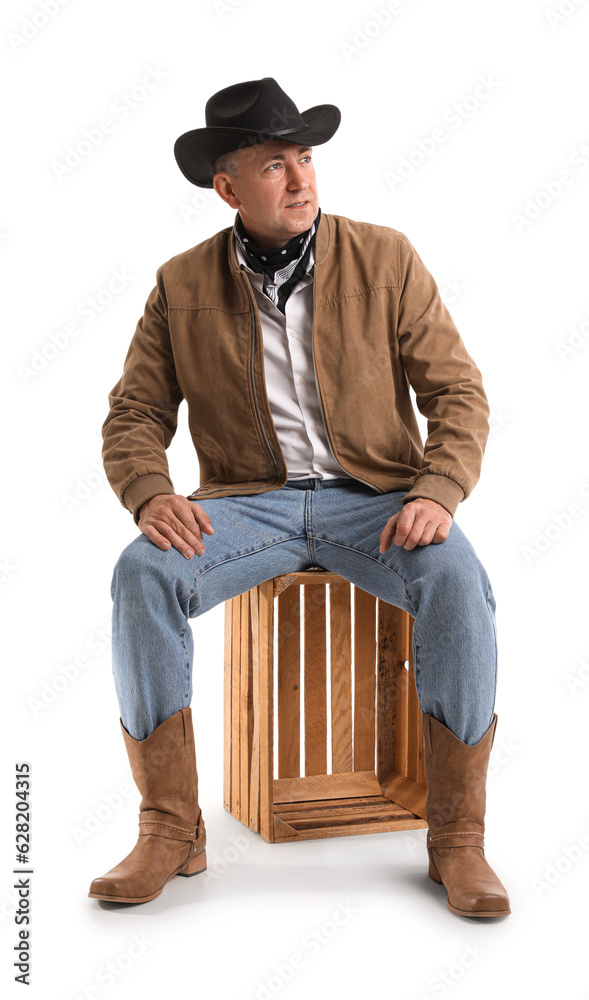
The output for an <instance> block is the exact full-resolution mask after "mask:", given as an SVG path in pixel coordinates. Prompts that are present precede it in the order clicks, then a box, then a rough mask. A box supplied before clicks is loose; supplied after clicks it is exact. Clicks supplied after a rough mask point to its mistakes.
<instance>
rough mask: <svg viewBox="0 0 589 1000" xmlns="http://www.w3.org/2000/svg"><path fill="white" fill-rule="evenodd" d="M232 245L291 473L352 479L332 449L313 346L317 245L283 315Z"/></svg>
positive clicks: (258, 276)
mask: <svg viewBox="0 0 589 1000" xmlns="http://www.w3.org/2000/svg"><path fill="white" fill-rule="evenodd" d="M234 246H235V253H236V256H237V260H238V263H239V264H244V265H245V269H246V270H247V271H248V273H249V280H250V282H251V285H252V288H253V292H254V295H255V297H256V302H257V305H258V312H259V314H260V321H261V323H262V340H263V346H264V368H265V373H266V390H267V393H268V401H269V403H270V412H271V414H272V419H273V421H274V425H275V427H276V433H277V435H278V440H279V442H280V447H281V448H282V451H283V454H284V458H285V461H286V468H287V470H288V478H289V479H307V478H308V477H310V476H315V477H317V478H318V479H336V478H339V477H341V476H345V477H346V478H348V479H352V478H353V477H351V476H350V475H349V473H347V472H346V471H345V469H342V467H341V465H340V464H339V462H338V461H337V460H336V458H335V457H334V456H333V455H332V453H331V449H330V446H329V441H328V437H327V430H326V428H325V423H324V421H323V416H322V413H321V404H320V401H319V394H318V391H317V386H316V384H315V373H314V369H313V351H312V345H311V330H312V325H313V280H314V276H313V271H312V268H313V264H314V256H313V250H312V249H311V256H310V260H309V270H308V272H307V274H306V275H305V276H304V277H303V278H301V280H300V281H299V283H298V285H296V286H295V288H294V289H293V290H292V292H291V293H290V295H289V297H288V299H287V301H286V305H285V309H286V313H285V314H283V313H281V312H280V309H277V307H276V306H275V305H274V303H273V302H272V300H271V299H269V298H268V296H267V295H265V294H264V292H263V291H262V285H263V281H264V278H263V275H262V274H259V273H258V272H257V271H253V270H252V268H251V267H250V266H249V265H248V263H247V261H246V259H245V257H244V256H243V253H242V252H241V249H240V247H239V244H238V243H237V241H235V242H234Z"/></svg>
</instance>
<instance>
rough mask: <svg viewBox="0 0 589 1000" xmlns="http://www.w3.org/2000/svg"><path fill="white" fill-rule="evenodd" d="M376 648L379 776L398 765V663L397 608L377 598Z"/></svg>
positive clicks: (377, 763)
mask: <svg viewBox="0 0 589 1000" xmlns="http://www.w3.org/2000/svg"><path fill="white" fill-rule="evenodd" d="M376 612H377V648H376V776H377V778H378V779H379V780H380V778H381V777H384V776H385V775H387V774H390V772H391V771H392V770H393V768H394V766H395V711H396V706H395V700H396V699H395V695H396V692H395V665H396V661H397V617H398V608H396V607H394V606H393V605H392V604H388V603H387V602H386V601H381V600H378V601H377V606H376Z"/></svg>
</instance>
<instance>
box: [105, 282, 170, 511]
mask: <svg viewBox="0 0 589 1000" xmlns="http://www.w3.org/2000/svg"><path fill="white" fill-rule="evenodd" d="M182 398H183V397H182V392H181V390H180V387H179V385H178V381H177V376H176V368H175V365H174V357H173V353H172V345H171V342H170V331H169V328H168V310H167V303H166V295H165V288H164V281H163V276H162V273H161V268H159V269H158V271H157V274H156V285H155V288H153V290H152V292H151V294H150V295H149V298H148V299H147V302H146V304H145V311H144V313H143V317H142V318H141V319H140V320H139V322H138V324H137V329H136V330H135V334H134V336H133V338H132V340H131V344H130V346H129V350H128V352H127V357H126V359H125V364H124V367H123V374H122V376H121V378H120V379H119V381H118V382H117V384H116V385H115V386H114V388H113V389H112V391H111V392H110V394H109V397H108V399H109V403H110V410H109V412H108V415H107V417H106V420H105V421H104V424H103V425H102V439H103V447H102V458H103V463H104V470H105V472H106V476H107V479H108V481H109V483H110V485H111V486H112V488H113V490H114V491H115V493H116V495H117V496H118V498H119V500H120V502H121V503H122V505H123V507H126V508H127V509H128V510H130V511H131V513H132V514H133V519H134V521H135V523H136V524H138V522H139V518H138V510H139V507H140V506H141V504H142V503H144V502H145V501H146V500H150V499H151V498H152V497H154V496H156V494H158V493H174V492H175V491H174V486H173V483H172V480H171V478H170V471H169V468H168V462H167V458H166V449H167V448H168V447H169V445H170V442H171V440H172V438H173V437H174V434H175V433H176V428H177V421H178V407H179V405H180V403H181V401H182Z"/></svg>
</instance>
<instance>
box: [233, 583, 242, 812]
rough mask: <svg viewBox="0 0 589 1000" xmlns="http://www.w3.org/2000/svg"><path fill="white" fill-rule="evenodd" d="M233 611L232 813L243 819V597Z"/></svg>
mask: <svg viewBox="0 0 589 1000" xmlns="http://www.w3.org/2000/svg"><path fill="white" fill-rule="evenodd" d="M231 609H232V636H233V638H232V647H231V648H232V658H231V812H232V814H233V816H235V818H236V819H241V785H240V770H239V764H240V759H241V730H240V722H241V717H240V712H239V704H240V689H241V596H238V597H234V598H233V599H232V601H231Z"/></svg>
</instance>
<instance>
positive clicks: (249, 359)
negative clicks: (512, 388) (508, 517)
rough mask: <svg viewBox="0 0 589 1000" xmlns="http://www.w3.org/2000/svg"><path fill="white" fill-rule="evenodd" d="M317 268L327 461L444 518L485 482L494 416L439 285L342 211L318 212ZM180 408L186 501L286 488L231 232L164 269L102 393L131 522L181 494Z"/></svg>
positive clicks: (112, 460)
mask: <svg viewBox="0 0 589 1000" xmlns="http://www.w3.org/2000/svg"><path fill="white" fill-rule="evenodd" d="M315 261H316V263H315V279H314V283H313V309H314V312H313V360H314V367H315V378H316V384H317V389H318V393H319V398H320V401H321V406H322V410H323V416H324V419H325V425H326V429H327V437H328V441H329V445H330V447H331V449H332V451H333V454H334V456H335V458H336V459H337V461H338V462H339V463H340V465H341V466H342V468H344V469H345V470H346V472H347V473H349V475H350V476H353V477H354V478H356V479H359V480H361V481H362V482H364V483H367V484H368V485H369V486H372V487H373V488H374V489H375V490H377V491H378V492H379V493H389V492H391V491H393V490H408V493H407V495H406V496H405V497H404V499H403V502H404V503H407V502H409V501H410V500H413V499H415V498H417V497H427V498H429V499H431V500H435V501H437V502H438V503H439V504H441V505H442V506H443V507H444V508H445V509H446V510H447V511H449V513H450V514H452V516H453V515H454V513H455V510H456V507H457V506H458V504H459V502H460V501H461V500H464V499H465V498H466V497H467V496H468V495H469V494H470V492H471V491H472V489H473V487H474V486H475V485H476V483H477V481H478V479H479V476H480V469H481V462H482V458H483V453H484V449H485V445H486V441H487V437H488V434H489V423H488V416H489V406H488V402H487V397H486V394H485V391H484V389H483V384H482V378H481V373H480V371H479V369H478V368H477V366H476V365H475V363H474V361H473V359H472V358H471V356H470V355H469V354H468V353H467V351H466V348H465V346H464V344H463V342H462V339H461V337H460V334H459V333H458V330H457V328H456V326H455V324H454V322H453V320H452V318H451V316H450V314H449V312H448V310H447V308H446V307H445V305H444V303H443V302H442V299H441V297H440V293H439V291H438V288H437V285H436V283H435V281H434V279H433V277H432V276H431V274H430V273H429V271H428V270H427V269H426V267H425V265H424V264H423V262H422V260H421V258H420V257H419V255H418V254H417V252H416V251H415V249H414V248H413V246H412V244H411V243H410V242H409V240H408V239H407V237H406V236H405V235H404V234H403V233H400V232H398V231H397V230H396V229H390V228H387V227H385V226H375V225H372V224H370V223H366V222H356V221H354V220H352V219H348V218H345V217H344V216H339V215H328V214H324V213H322V214H321V219H320V223H319V228H318V230H317V235H316V243H315ZM410 385H411V386H412V387H413V389H414V391H415V395H416V401H417V405H418V407H419V410H420V412H421V413H422V414H423V415H424V416H425V417H426V418H427V421H428V435H427V440H426V442H425V447H424V445H423V442H422V440H421V436H420V433H419V429H418V425H417V421H416V418H415V411H414V409H413V405H412V402H411V397H410V394H409V386H410ZM183 398H184V399H186V401H187V404H188V423H189V428H190V433H191V435H192V440H193V443H194V448H195V451H196V455H197V459H198V464H199V469H200V485H199V487H198V489H195V490H194V492H193V493H191V494H190V495H189V496H190V499H200V498H201V497H202V498H205V499H206V498H208V497H211V498H214V497H226V496H238V495H247V494H250V493H264V492H266V491H267V490H276V489H280V488H281V487H282V486H284V484H285V483H286V480H287V478H288V474H287V468H286V464H285V461H284V456H283V454H282V450H281V447H280V443H279V440H278V436H277V433H276V428H275V426H274V422H273V420H272V416H271V412H270V407H269V403H268V395H267V392H266V383H265V377H264V352H263V344H262V329H261V323H260V316H259V312H258V308H257V304H256V301H255V297H254V293H253V290H252V287H251V285H250V282H249V279H248V277H247V272H246V271H245V270H243V269H240V267H239V265H238V263H237V260H236V257H235V248H234V241H233V227H232V226H228V227H227V228H226V229H222V230H221V231H220V232H218V233H216V234H215V235H214V236H212V237H210V239H207V240H205V241H204V242H203V243H199V244H198V245H197V246H195V247H192V249H190V250H186V251H185V252H184V253H180V254H177V255H176V256H175V257H172V258H171V259H170V260H169V261H167V262H166V263H165V264H162V266H161V267H160V268H158V271H157V274H156V285H155V287H154V288H153V290H152V292H151V294H150V295H149V298H148V300H147V303H146V306H145V312H144V315H143V317H142V318H141V319H140V320H139V322H138V324H137V329H136V331H135V334H134V336H133V338H132V340H131V344H130V346H129V350H128V353H127V357H126V360H125V365H124V369H123V374H122V376H121V378H120V379H119V381H118V382H117V384H116V385H115V386H114V388H113V389H112V391H111V393H110V395H109V402H110V410H109V412H108V415H107V417H106V420H105V421H104V424H103V427H102V434H103V442H104V444H103V452H102V454H103V460H104V468H105V471H106V475H107V477H108V480H109V482H110V484H111V486H112V488H113V490H114V491H115V493H116V494H117V496H118V497H119V500H120V502H121V503H122V504H123V506H124V507H126V508H127V509H128V510H130V511H131V512H132V514H133V517H134V519H135V521H136V522H138V513H137V512H138V509H139V507H140V506H141V504H142V503H144V502H145V501H146V500H149V499H150V498H151V497H153V496H155V495H156V494H158V493H174V492H176V491H175V489H174V486H173V483H172V480H171V478H170V473H169V468H168V463H167V459H166V449H167V448H168V446H169V444H170V442H171V440H172V438H173V436H174V433H175V431H176V428H177V411H178V406H179V404H180V402H181V401H182V399H183ZM195 471H196V470H195Z"/></svg>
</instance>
